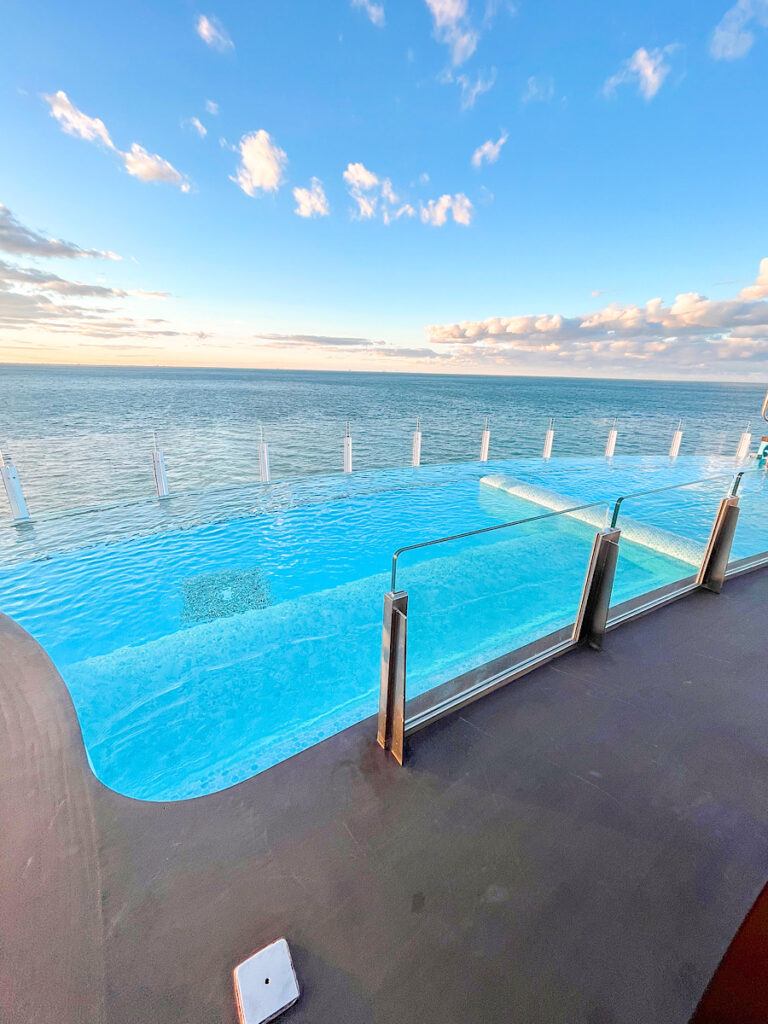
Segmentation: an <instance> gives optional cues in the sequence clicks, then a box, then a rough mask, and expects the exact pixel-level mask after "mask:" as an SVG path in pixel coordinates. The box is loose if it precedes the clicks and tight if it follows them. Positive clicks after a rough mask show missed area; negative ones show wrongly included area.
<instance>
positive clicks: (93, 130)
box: [43, 89, 115, 149]
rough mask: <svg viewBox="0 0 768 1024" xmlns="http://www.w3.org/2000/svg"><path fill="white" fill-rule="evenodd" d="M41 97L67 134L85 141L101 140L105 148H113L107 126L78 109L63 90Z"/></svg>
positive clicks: (99, 119)
mask: <svg viewBox="0 0 768 1024" xmlns="http://www.w3.org/2000/svg"><path fill="white" fill-rule="evenodd" d="M43 99H44V100H45V101H46V102H47V103H48V105H49V106H50V108H51V117H55V118H56V120H57V121H58V122H59V124H60V125H61V127H62V129H63V130H64V131H65V132H66V133H67V135H76V136H78V137H79V138H81V139H85V141H86V142H101V143H103V144H104V145H105V146H106V147H107V149H114V148H115V145H114V143H113V142H112V139H111V138H110V134H109V132H108V131H107V127H106V125H105V124H104V122H103V121H102V120H101V118H98V117H89V116H88V115H87V114H84V113H83V112H82V110H78V109H77V107H76V106H75V105H74V103H72V101H71V100H70V98H69V97H68V96H67V94H66V93H65V92H63V91H62V90H61V89H59V91H58V92H55V93H53V94H51V95H44V96H43Z"/></svg>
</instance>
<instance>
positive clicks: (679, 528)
mask: <svg viewBox="0 0 768 1024" xmlns="http://www.w3.org/2000/svg"><path fill="white" fill-rule="evenodd" d="M733 470H734V465H733V460H727V459H712V460H703V459H698V458H684V459H680V460H678V462H677V464H676V465H674V466H671V465H670V464H669V461H668V460H667V459H643V458H632V457H627V458H624V459H617V460H615V461H614V462H613V463H612V464H611V465H608V464H606V462H605V461H604V460H602V459H559V460H558V459H554V460H552V461H551V462H550V463H549V464H545V463H543V462H542V461H541V460H540V459H530V460H525V459H516V460H507V461H500V462H495V463H488V464H487V465H480V464H477V463H472V464H465V465H455V466H442V467H422V468H420V469H418V470H412V469H405V470H403V469H401V470H387V471H380V472H372V473H365V474H356V475H355V476H354V477H353V478H351V479H346V480H345V479H344V478H343V477H331V478H316V479H315V480H314V481H312V483H311V485H310V484H307V483H306V482H304V481H302V482H295V483H294V484H292V485H286V484H281V485H277V486H275V487H274V488H267V489H263V488H259V489H251V490H247V489H240V490H238V491H237V492H236V493H234V494H232V493H230V494H227V495H223V496H219V498H218V499H216V498H213V497H211V495H210V494H208V495H203V496H199V497H197V498H189V497H188V498H180V499H172V500H171V501H170V502H167V503H162V504H161V505H158V503H152V504H150V505H147V506H139V507H136V508H127V509H119V510H112V511H111V512H93V513H88V514H87V515H85V516H80V517H75V518H74V519H73V518H72V517H65V518H56V519H53V520H48V521H47V522H41V523H39V524H37V525H36V526H33V527H24V528H23V530H24V531H26V532H24V533H19V532H18V531H13V528H10V527H9V528H6V529H7V530H12V531H13V532H12V533H10V534H9V533H6V534H4V535H3V537H2V538H0V552H1V553H2V556H3V559H4V565H3V567H2V568H0V609H2V611H4V612H5V613H7V614H9V615H11V616H12V617H13V618H15V619H16V620H17V621H18V622H20V624H21V625H22V626H24V627H25V628H26V629H28V630H29V631H30V632H31V633H32V634H33V635H34V636H35V637H36V638H37V639H38V640H39V641H40V643H41V644H42V645H43V646H44V647H45V648H46V650H47V651H48V653H49V654H50V656H51V657H52V659H53V660H54V662H55V664H56V665H57V667H58V668H59V670H60V672H61V674H62V676H63V677H64V680H65V681H66V683H67V686H68V687H69V690H70V692H71V694H72V698H73V701H74V704H75V707H76V710H77V714H78V717H79V720H80V724H81V727H82V730H83V736H84V740H85V744H86V748H87V750H88V755H89V758H90V760H91V764H92V766H93V768H94V771H95V772H96V774H97V776H98V777H99V778H100V779H101V780H102V781H103V782H104V783H105V784H106V785H108V786H110V787H112V788H113V789H115V790H117V791H119V792H121V793H124V794H126V795H128V796H132V797H137V798H141V799H148V800H178V799H184V798H187V797H194V796H200V795H203V794H205V793H210V792H213V791H215V790H217V789H221V788H224V787H226V786H229V785H232V784H234V783H236V782H239V781H241V780H243V779H245V778H247V777H249V776H250V775H253V774H255V773H256V772H259V771H262V770H264V769H265V768H268V767H270V766H271V765H273V764H275V763H276V762H278V761H279V760H282V759H283V758H285V757H288V756H290V755H291V754H293V753H296V752H297V751H298V750H301V749H302V748H304V747H306V746H308V745H311V744H312V743H315V742H317V741H319V740H321V739H323V738H325V737H326V736H328V735H330V734H332V733H334V732H337V731H338V730H339V729H342V728H345V727H346V726H348V725H350V724H352V723H354V722H356V721H359V720H360V719H362V718H364V717H366V716H368V715H370V714H373V713H374V712H375V710H376V705H377V697H378V672H379V656H380V643H381V614H382V595H383V593H384V591H385V590H387V589H389V569H390V559H391V556H392V553H393V551H394V550H395V549H396V548H399V547H402V546H404V545H408V544H412V543H418V542H420V541H423V540H428V539H432V538H436V537H440V536H444V535H448V534H452V533H456V532H461V531H467V530H473V529H478V528H481V527H484V526H489V525H495V524H499V523H504V522H509V521H511V520H517V519H523V518H526V517H530V516H535V515H539V514H541V513H542V511H546V509H542V507H541V506H539V505H537V504H535V503H532V502H531V501H530V500H527V499H524V498H521V497H519V496H516V495H512V494H508V493H506V492H504V491H501V490H499V489H496V488H492V487H489V486H488V485H487V484H486V483H484V482H483V480H482V478H483V477H484V476H486V475H489V474H505V475H508V476H510V477H514V478H515V479H516V480H521V481H523V482H527V483H529V484H534V485H537V486H541V487H546V488H548V489H549V490H551V491H555V492H557V493H559V494H562V495H565V496H568V497H573V499H574V503H579V502H585V501H590V502H593V501H594V502H603V503H604V508H607V502H609V501H612V500H614V499H615V498H616V497H617V496H618V495H619V494H624V493H627V492H631V491H636V490H641V489H645V488H649V487H661V486H665V485H666V484H670V483H682V482H684V481H686V480H695V479H697V478H698V477H702V476H712V475H714V474H717V473H722V474H728V473H731V472H732V471H733ZM726 487H727V480H726V478H725V476H724V477H723V478H722V479H718V480H716V481H713V482H711V483H709V484H705V485H697V486H696V487H692V488H686V489H684V490H682V491H680V490H676V491H673V492H667V493H666V494H665V495H663V496H662V495H659V496H655V497H653V496H651V497H649V498H645V499H635V500H633V501H628V502H627V503H626V504H625V511H624V515H625V516H626V519H627V522H628V523H629V521H630V520H631V521H632V522H639V523H643V524H646V525H648V526H651V527H653V528H657V529H658V530H659V531H663V534H664V536H668V535H673V536H680V537H682V538H685V540H686V541H687V542H693V543H694V544H696V543H700V544H703V543H704V542H705V541H706V537H707V535H708V532H709V529H710V527H711V523H712V519H713V517H714V513H715V509H716V507H717V501H718V499H719V498H720V497H721V496H722V494H723V493H724V491H725V489H726ZM764 488H765V483H764V480H763V478H762V477H758V476H755V477H754V478H750V482H749V483H748V481H747V478H745V484H744V491H745V497H744V502H743V504H744V512H743V514H742V519H741V522H740V524H739V533H738V534H737V540H736V545H735V548H734V557H743V556H744V555H748V554H754V553H757V552H758V551H766V550H768V526H767V525H766V515H765V513H766V504H768V503H766V501H765V500H764V499H765V497H766V495H765V490H764ZM174 503H176V504H174ZM598 511H599V514H600V515H601V516H602V513H603V510H602V509H600V510H598ZM620 525H621V524H620ZM594 532H595V531H594V526H592V525H590V524H589V523H585V522H581V521H579V520H576V519H574V518H572V517H568V516H559V517H556V518H553V519H548V520H543V521H539V522H534V523H527V524H524V525H522V526H517V527H512V528H509V529H505V530H501V531H496V532H494V533H491V534H486V535H485V536H483V537H481V538H473V539H469V540H465V541H461V542H452V543H449V544H445V545H437V546H435V547H432V548H428V549H425V550H423V551H420V552H417V553H410V554H407V555H404V556H403V557H402V560H401V565H400V568H399V570H398V586H399V587H400V588H404V589H407V590H408V592H409V600H410V608H409V648H408V693H409V696H415V695H417V694H418V693H421V692H423V691H425V690H427V689H429V688H431V687H432V686H435V685H437V684H439V683H441V682H444V681H446V680H447V679H449V678H451V677H452V676H455V675H457V674H459V673H460V672H463V671H466V670H468V669H470V668H474V667H476V666H478V665H480V664H483V663H484V662H486V661H488V660H490V659H492V658H494V657H496V656H498V655H501V654H504V653H506V652H507V651H509V650H511V649H513V648H514V647H517V646H520V645H521V644H524V643H527V642H528V641H530V640H533V639H536V638H537V637H540V636H542V635H545V634H546V633H548V632H551V631H552V630H554V629H557V628H559V627H560V626H563V625H567V624H569V623H570V622H572V621H573V617H574V614H575V610H576V605H577V602H578V597H579V593H580V590H581V586H582V583H583V579H584V574H585V571H586V564H587V559H588V555H589V551H590V548H591V545H592V539H593V537H594ZM629 535H630V531H629V530H628V531H627V536H629ZM100 536H101V537H104V538H106V539H108V542H104V541H101V542H99V540H98V538H99V537H100ZM661 548H663V550H659V549H658V548H656V547H654V546H653V545H652V544H648V543H633V542H632V541H631V540H626V538H625V540H624V541H623V542H622V548H621V558H620V563H619V568H618V572H617V578H616V584H615V590H614V599H615V601H617V602H618V601H621V600H625V599H627V598H629V597H634V596H636V595H638V594H641V593H644V592H646V591H648V590H651V589H654V588H655V587H656V586H660V585H662V584H664V583H668V582H671V581H674V580H677V579H681V578H683V577H686V576H689V575H691V574H692V573H693V572H694V571H695V569H694V566H693V565H692V564H691V562H690V561H686V560H685V558H684V557H683V558H679V557H674V556H673V555H672V554H670V551H673V552H674V551H675V550H676V549H675V548H674V547H673V548H670V547H669V546H668V545H667V546H665V545H663V544H662V545H661Z"/></svg>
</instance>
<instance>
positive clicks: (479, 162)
mask: <svg viewBox="0 0 768 1024" xmlns="http://www.w3.org/2000/svg"><path fill="white" fill-rule="evenodd" d="M507 138H508V136H507V134H506V132H505V133H504V134H503V135H500V136H499V138H498V139H497V140H496V142H493V141H492V140H491V139H488V141H487V142H484V143H483V144H482V146H478V147H477V149H476V150H475V152H474V153H473V154H472V166H473V167H477V168H480V167H482V166H483V161H484V160H485V162H486V163H489V164H495V163H496V161H497V160H498V159H499V156H500V154H501V147H502V146H503V145H504V143H505V142H506V141H507Z"/></svg>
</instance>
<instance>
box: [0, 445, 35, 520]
mask: <svg viewBox="0 0 768 1024" xmlns="http://www.w3.org/2000/svg"><path fill="white" fill-rule="evenodd" d="M0 476H1V477H2V478H3V483H4V484H5V493H6V494H7V495H8V504H9V505H10V506H11V519H12V520H13V522H15V523H22V522H25V521H26V520H27V519H29V509H28V508H27V500H26V498H25V497H24V491H23V489H22V486H21V480H19V473H18V470H17V469H16V467H15V466H14V464H13V459H12V458H11V456H10V455H8V454H3V452H0Z"/></svg>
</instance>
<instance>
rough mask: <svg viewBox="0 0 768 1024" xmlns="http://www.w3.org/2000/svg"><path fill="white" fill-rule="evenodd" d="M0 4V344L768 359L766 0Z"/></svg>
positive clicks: (300, 360) (625, 362) (599, 367)
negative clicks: (0, 10)
mask: <svg viewBox="0 0 768 1024" xmlns="http://www.w3.org/2000/svg"><path fill="white" fill-rule="evenodd" d="M4 23H5V27H4V38H3V42H2V44H1V45H2V52H1V53H0V138H2V139H3V147H2V149H3V157H2V160H0V204H2V206H3V210H2V214H1V215H0V358H4V359H7V360H10V361H32V360H43V361H57V362H59V361H60V362H93V363H105V362H127V363H141V364H147V363H149V364H154V363H165V364H174V365H178V364H186V363H188V364H191V365H227V366H289V367H292V366H304V367H309V368H323V367H327V368H338V367H341V366H348V367H351V368H356V369H366V368H367V369H392V370H395V369H418V370H431V371H434V372H491V373H548V374H556V375H560V374H571V373H574V374H582V375H605V376H638V377H648V376H659V377H697V378H716V379H722V378H733V379H756V380H759V379H762V377H763V376H765V374H766V369H765V367H766V359H768V301H766V300H768V262H766V263H764V264H763V265H762V267H761V260H763V259H764V258H765V257H766V256H768V237H766V227H767V226H768V213H767V212H766V209H767V207H766V202H765V175H766V157H767V156H768V141H767V137H768V132H766V124H765V122H766V113H765V112H766V109H768V104H767V103H766V100H767V99H768V75H767V74H766V68H767V67H768V62H767V61H766V57H767V56H768V0H738V2H737V4H736V5H735V6H734V5H731V6H729V4H728V0H720V2H712V0H699V2H697V3H696V4H692V3H690V2H689V0H688V2H685V3H683V2H678V0H667V2H660V0H653V2H645V3H639V2H638V3H625V4H616V3H611V4H608V3H603V2H591V3H583V4H576V3H568V4H566V3H563V2H560V3H555V2H550V0H537V2H534V0H520V2H519V3H515V4H512V3H508V2H506V0H497V2H493V0H475V2H472V0H358V2H356V0H324V2H319V0H311V2H310V0H280V2H279V3H274V2H273V3H267V2H255V3H249V4H242V3H235V2H219V0H217V2H216V4H215V6H207V5H206V6H202V7H201V6H198V5H197V4H192V3H171V2H167V3H130V4H128V3H119V2H118V3H114V4H109V5H106V4H104V3H103V2H99V3H96V2H93V3H86V2H76V3H71V4H67V5H62V4H53V3H37V4H30V3H22V2H20V0H11V2H10V3H6V13H5V18H4ZM194 119H197V120H196V121H195V120H194ZM203 132H205V134H203ZM297 210H298V211H299V212H298V213H297ZM301 214H304V215H301ZM50 239H57V240H63V241H64V242H66V243H71V249H70V250H69V251H65V250H64V249H61V248H59V249H58V250H54V248H52V247H51V245H50V244H47V243H48V242H49V241H50ZM83 250H86V251H93V253H94V254H93V255H83V253H82V251H83ZM103 253H109V254H114V255H115V256H118V257H120V258H119V259H114V258H105V257H104V256H103V255H100V254H103ZM89 289H90V293H89ZM147 293H160V294H147ZM678 296H680V299H678V298H677V297H678Z"/></svg>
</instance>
